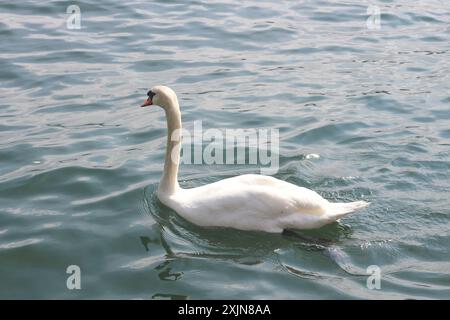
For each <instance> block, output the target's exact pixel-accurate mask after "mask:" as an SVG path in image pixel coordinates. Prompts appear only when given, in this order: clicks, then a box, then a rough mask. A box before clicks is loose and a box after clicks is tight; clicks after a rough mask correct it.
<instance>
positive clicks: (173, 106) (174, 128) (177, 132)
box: [159, 97, 181, 195]
mask: <svg viewBox="0 0 450 320" xmlns="http://www.w3.org/2000/svg"><path fill="white" fill-rule="evenodd" d="M165 112H166V120H167V148H166V157H165V160H164V173H163V176H162V178H161V182H160V184H159V190H160V191H161V192H163V193H164V194H166V195H169V194H173V193H175V192H176V191H177V190H178V189H180V186H179V184H178V166H179V163H180V151H181V113H180V108H179V105H178V100H177V98H176V97H175V98H174V99H172V100H171V101H170V105H168V106H167V107H166V108H165Z"/></svg>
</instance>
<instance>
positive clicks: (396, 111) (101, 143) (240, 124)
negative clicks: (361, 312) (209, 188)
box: [0, 0, 450, 299]
mask: <svg viewBox="0 0 450 320" xmlns="http://www.w3.org/2000/svg"><path fill="white" fill-rule="evenodd" d="M69 4H72V3H71V2H70V3H69V2H66V1H52V2H48V3H45V2H42V1H21V2H17V1H16V2H12V1H11V2H10V3H8V2H6V1H2V2H1V3H0V39H1V50H0V79H1V84H0V163H1V166H0V298H33V299H34V298H38V299H53V298H69V299H71V298H82V299H103V298H112V299H117V298H125V299H141V298H142V299H170V298H175V299H198V298H207V299H209V298H227V299H228V298H233V299H234V298H239V299H242V298H249V299H269V298H273V299H305V298H307V299H331V298H343V299H387V298H394V299H407V298H415V299H417V298H426V299H429V298H431V299H440V298H450V252H449V247H450V234H449V231H450V209H449V208H450V200H449V194H450V173H449V171H450V129H449V128H450V125H449V124H450V76H449V74H450V72H449V71H450V64H449V61H450V59H449V58H450V51H449V50H450V29H449V21H450V6H449V3H448V2H447V1H438V0H434V1H431V0H430V1H425V2H423V3H419V2H412V1H404V0H401V1H373V2H371V3H370V4H373V5H377V6H378V8H379V9H380V11H381V24H380V28H379V29H378V30H377V29H373V28H369V27H368V26H367V19H368V17H369V16H368V15H367V7H368V6H369V3H368V2H367V3H366V2H364V1H356V0H352V1H342V2H338V1H331V0H326V1H312V0H311V1H280V2H278V1H277V2H275V1H273V2H271V1H245V2H243V1H222V2H214V3H213V4H209V3H208V2H206V1H155V2H146V1H141V0H135V1H129V3H127V4H125V3H123V4H122V2H119V1H117V2H113V1H93V0H89V1H87V0H85V1H76V3H73V4H77V5H78V6H79V7H80V9H81V29H67V27H66V19H67V15H66V8H67V6H68V5H69ZM155 84H166V85H169V86H170V87H172V88H173V89H174V90H175V91H176V92H177V94H178V97H179V100H180V104H181V109H182V115H183V123H184V126H185V127H186V128H191V127H192V126H193V124H194V122H195V121H198V120H202V121H203V127H204V129H208V128H260V127H265V128H276V129H279V132H280V158H279V159H280V168H279V170H278V172H277V173H276V174H275V177H277V178H279V179H282V180H286V181H288V182H291V183H294V184H296V185H299V186H304V187H308V188H311V189H314V190H316V191H317V192H318V193H320V194H321V195H322V196H324V197H325V198H327V199H329V200H332V201H353V200H360V199H364V200H366V201H370V202H371V203H372V204H371V205H370V207H368V208H366V209H363V210H361V211H359V212H358V214H354V215H351V216H348V217H346V218H345V219H342V220H341V221H340V222H339V223H335V224H332V225H329V226H326V227H324V228H322V229H319V230H314V231H308V232H300V231H295V232H292V233H290V234H285V235H273V234H265V233H259V232H243V231H235V230H230V229H208V228H200V227H197V226H194V225H192V224H190V223H188V222H186V221H184V220H183V219H182V218H180V217H179V216H177V215H176V214H175V213H174V212H173V211H171V210H169V209H168V208H166V207H164V206H163V205H162V204H161V203H159V202H158V201H157V199H156V196H155V190H156V188H157V186H158V183H159V178H160V175H161V172H162V166H163V159H164V152H165V142H166V136H165V135H166V130H165V118H164V114H163V112H162V110H160V109H158V108H149V109H140V108H139V107H138V106H139V105H140V104H141V103H142V101H143V99H144V98H145V94H146V92H147V90H148V88H149V87H151V86H153V85H155ZM312 154H316V155H319V157H311V156H309V155H312ZM254 172H258V167H257V166H251V165H234V166H233V165H228V166H227V165H223V166H220V165H218V166H208V165H182V166H181V168H180V179H181V181H180V183H181V185H182V186H184V187H192V186H200V185H202V184H205V183H209V182H212V181H217V180H219V179H222V178H225V177H231V176H235V175H238V174H242V173H254ZM69 265H78V266H79V267H80V269H81V289H80V290H69V289H68V288H67V286H66V280H67V278H68V277H69V275H68V274H67V273H66V268H67V267H68V266H69ZM371 265H377V266H378V267H379V268H380V270H381V282H380V283H381V288H380V289H373V290H370V289H369V288H368V287H367V285H366V281H367V279H368V275H367V272H366V271H367V267H368V266H371Z"/></svg>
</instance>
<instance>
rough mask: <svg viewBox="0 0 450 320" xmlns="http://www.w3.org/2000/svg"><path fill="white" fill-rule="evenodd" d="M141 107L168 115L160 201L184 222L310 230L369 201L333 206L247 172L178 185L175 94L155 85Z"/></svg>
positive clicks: (303, 190)
mask: <svg viewBox="0 0 450 320" xmlns="http://www.w3.org/2000/svg"><path fill="white" fill-rule="evenodd" d="M148 96H149V98H148V99H147V100H146V101H145V102H144V104H143V105H142V106H143V107H144V106H149V105H152V104H156V105H159V106H161V107H162V108H163V109H164V110H165V112H166V118H167V127H168V131H169V134H168V139H167V150H166V158H165V164H164V173H163V177H162V179H161V183H160V185H159V187H158V190H157V196H158V199H159V200H160V201H161V202H162V203H163V204H164V205H166V206H168V207H169V208H171V209H173V210H175V211H176V212H177V213H178V214H179V215H181V216H182V217H183V218H185V219H186V220H188V221H190V222H192V223H194V224H196V225H199V226H204V227H230V228H235V229H240V230H258V231H265V232H272V233H279V232H282V231H283V230H284V229H314V228H320V227H322V226H324V225H326V224H328V223H332V222H334V221H336V220H338V219H340V218H342V217H343V216H345V215H346V214H348V213H350V212H353V211H354V210H356V209H359V208H363V207H365V206H367V205H368V204H369V203H367V202H365V201H356V202H350V203H331V202H329V201H328V200H326V199H324V198H323V197H322V196H320V195H319V194H318V193H316V192H315V191H312V190H310V189H307V188H303V187H299V186H296V185H294V184H291V183H288V182H285V181H282V180H279V179H276V178H274V177H270V176H265V175H257V174H246V175H240V176H236V177H232V178H227V179H223V180H220V181H217V182H214V183H211V184H208V185H203V186H200V187H197V188H191V189H183V188H181V187H180V186H179V184H178V163H179V154H180V148H181V145H180V142H179V140H178V141H173V139H172V138H171V133H173V132H174V131H176V130H177V129H181V114H180V110H179V105H178V100H177V97H176V95H175V93H174V92H173V91H172V90H171V89H170V88H168V87H165V86H156V87H153V88H152V89H151V90H150V91H149V93H148Z"/></svg>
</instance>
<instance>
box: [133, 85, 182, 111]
mask: <svg viewBox="0 0 450 320" xmlns="http://www.w3.org/2000/svg"><path fill="white" fill-rule="evenodd" d="M147 96H148V98H147V100H145V101H144V104H142V105H141V107H147V106H151V105H157V106H160V107H161V108H163V109H164V110H170V109H171V108H174V107H175V105H178V100H177V96H176V94H175V92H174V91H173V90H172V89H170V88H169V87H166V86H154V87H153V88H151V89H150V90H149V91H148V92H147ZM175 102H176V103H175Z"/></svg>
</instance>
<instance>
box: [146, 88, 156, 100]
mask: <svg viewBox="0 0 450 320" xmlns="http://www.w3.org/2000/svg"><path fill="white" fill-rule="evenodd" d="M147 95H148V97H149V98H150V99H153V97H154V95H155V93H154V92H153V91H152V90H150V91H149V92H147Z"/></svg>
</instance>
